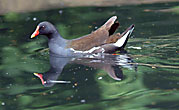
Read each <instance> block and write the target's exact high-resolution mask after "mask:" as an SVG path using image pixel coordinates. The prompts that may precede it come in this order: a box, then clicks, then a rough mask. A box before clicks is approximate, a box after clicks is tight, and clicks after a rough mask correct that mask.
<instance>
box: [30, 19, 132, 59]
mask: <svg viewBox="0 0 179 110" xmlns="http://www.w3.org/2000/svg"><path fill="white" fill-rule="evenodd" d="M116 19H117V16H113V17H111V18H110V19H109V20H108V21H107V22H106V23H105V24H104V25H103V26H101V27H100V28H99V29H97V30H96V31H94V32H92V33H90V34H88V35H85V36H82V37H80V38H77V39H72V40H66V39H64V38H62V37H61V35H60V34H59V32H58V30H57V29H56V28H55V26H54V25H53V24H51V23H49V22H47V21H44V22H41V23H39V24H38V26H37V28H36V30H35V32H34V33H33V34H32V35H31V38H34V37H36V36H37V35H45V36H47V37H48V46H49V50H50V52H51V53H53V54H57V55H62V56H75V55H79V54H94V53H113V52H115V51H116V50H119V49H121V48H124V47H125V45H126V43H127V40H128V38H129V36H130V35H131V33H132V31H133V29H134V25H133V24H132V25H131V26H130V27H129V28H127V29H126V30H125V31H124V32H123V33H122V34H120V33H116V34H114V32H115V31H116V29H117V28H118V27H119V22H115V21H116Z"/></svg>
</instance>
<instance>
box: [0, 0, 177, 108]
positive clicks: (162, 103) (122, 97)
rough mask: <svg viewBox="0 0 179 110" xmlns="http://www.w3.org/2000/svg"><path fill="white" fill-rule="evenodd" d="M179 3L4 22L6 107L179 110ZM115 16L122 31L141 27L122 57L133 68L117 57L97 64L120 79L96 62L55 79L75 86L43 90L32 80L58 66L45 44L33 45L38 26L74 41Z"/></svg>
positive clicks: (0, 21) (68, 67)
mask: <svg viewBox="0 0 179 110" xmlns="http://www.w3.org/2000/svg"><path fill="white" fill-rule="evenodd" d="M177 5H179V3H161V4H150V5H136V6H121V7H79V8H65V9H57V10H49V11H41V12H34V13H22V14H17V13H9V14H6V15H3V16H0V47H1V48H0V51H1V54H0V74H1V77H0V82H1V83H0V104H1V105H0V108H2V109H3V110H11V109H12V110H32V109H36V110H56V109H58V110H59V109H65V110H71V109H82V110H95V109H96V110H97V109H98V110H99V109H107V110H109V109H111V110H112V109H115V110H116V109H121V110H124V109H126V110H130V109H136V110H148V109H155V110H161V109H179V103H178V102H179V91H178V90H179V63H178V62H179V50H178V47H179V45H178V42H179V33H178V27H179V14H178V11H177V10H176V9H177V8H176V7H175V6H177ZM173 8H176V9H175V10H172V9H173ZM113 15H117V16H118V20H119V22H120V28H119V30H118V32H123V31H124V30H125V28H127V27H128V26H130V25H131V24H135V31H134V33H133V34H132V37H131V38H130V39H129V41H128V44H127V45H126V48H125V49H126V50H127V53H123V54H119V55H116V56H120V55H124V56H125V55H126V56H128V57H129V58H127V59H128V60H129V61H131V62H128V63H130V64H129V65H130V66H127V67H126V66H125V65H124V64H123V63H120V62H121V58H119V57H118V58H117V59H116V56H113V57H112V58H111V57H110V58H109V59H110V60H108V58H106V59H103V60H96V59H95V61H96V62H97V63H98V66H99V65H107V67H115V69H116V68H117V70H116V71H117V72H119V73H122V74H119V77H121V76H120V75H122V78H121V79H122V80H114V78H113V77H111V76H110V75H109V74H108V71H106V70H105V69H104V66H103V68H102V67H98V66H96V65H97V64H95V65H94V62H95V61H94V59H88V60H85V64H84V62H80V61H81V60H80V59H76V60H77V61H76V62H73V63H67V64H65V65H64V68H63V69H61V72H60V76H59V77H56V78H57V80H66V81H71V83H70V84H54V85H52V86H51V87H44V86H43V85H42V84H41V81H40V79H38V78H37V77H36V76H34V74H33V73H34V72H38V73H42V74H46V73H47V72H49V71H50V70H51V67H52V66H50V62H49V58H50V57H49V54H48V52H47V51H44V49H45V48H47V38H46V37H43V36H39V37H37V38H36V39H30V35H31V34H32V32H33V31H34V29H35V28H36V25H37V24H38V23H39V22H40V21H44V20H46V21H50V22H52V23H53V24H55V26H56V27H57V28H58V30H59V31H60V33H61V35H62V36H63V37H64V38H66V39H73V38H77V37H79V36H82V35H85V34H88V33H90V32H91V31H94V30H95V29H97V28H99V27H100V26H101V25H102V24H103V23H104V22H105V21H106V20H107V19H108V18H110V17H111V16H113ZM122 59H126V58H122ZM82 61H84V60H82ZM110 61H111V62H110ZM116 61H118V63H120V64H121V65H119V64H116ZM128 63H125V64H128ZM57 65H58V62H57ZM91 65H92V66H91ZM111 65H113V66H111ZM136 65H137V67H136ZM95 66H96V67H95ZM130 67H131V68H130ZM105 68H106V67H105ZM52 70H54V69H53V68H52ZM57 71H58V70H57Z"/></svg>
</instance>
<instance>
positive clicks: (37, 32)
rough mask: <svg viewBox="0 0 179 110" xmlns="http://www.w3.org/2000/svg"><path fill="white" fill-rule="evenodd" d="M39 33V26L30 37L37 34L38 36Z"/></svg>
mask: <svg viewBox="0 0 179 110" xmlns="http://www.w3.org/2000/svg"><path fill="white" fill-rule="evenodd" d="M38 35H39V26H37V28H36V30H35V31H34V33H33V34H32V35H31V37H30V38H34V37H36V36H38Z"/></svg>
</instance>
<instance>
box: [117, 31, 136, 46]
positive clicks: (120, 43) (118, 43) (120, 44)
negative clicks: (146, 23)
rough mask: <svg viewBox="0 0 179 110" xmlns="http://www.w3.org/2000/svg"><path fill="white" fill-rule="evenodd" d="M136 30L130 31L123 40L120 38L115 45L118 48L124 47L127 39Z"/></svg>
mask: <svg viewBox="0 0 179 110" xmlns="http://www.w3.org/2000/svg"><path fill="white" fill-rule="evenodd" d="M133 30H134V28H132V29H130V30H129V31H128V32H127V33H126V34H125V35H124V36H123V37H122V38H120V39H119V40H118V41H117V42H116V43H114V45H115V46H117V47H122V46H123V45H124V43H125V41H126V39H127V37H128V36H130V35H131V33H132V31H133Z"/></svg>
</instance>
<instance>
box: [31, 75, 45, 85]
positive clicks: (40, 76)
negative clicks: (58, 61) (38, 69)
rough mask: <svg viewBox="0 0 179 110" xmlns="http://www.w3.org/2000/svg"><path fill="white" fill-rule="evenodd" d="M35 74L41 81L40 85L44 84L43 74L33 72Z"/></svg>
mask: <svg viewBox="0 0 179 110" xmlns="http://www.w3.org/2000/svg"><path fill="white" fill-rule="evenodd" d="M34 75H35V76H37V77H38V78H40V80H41V82H42V85H44V83H45V82H44V79H43V75H42V74H40V73H34Z"/></svg>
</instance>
